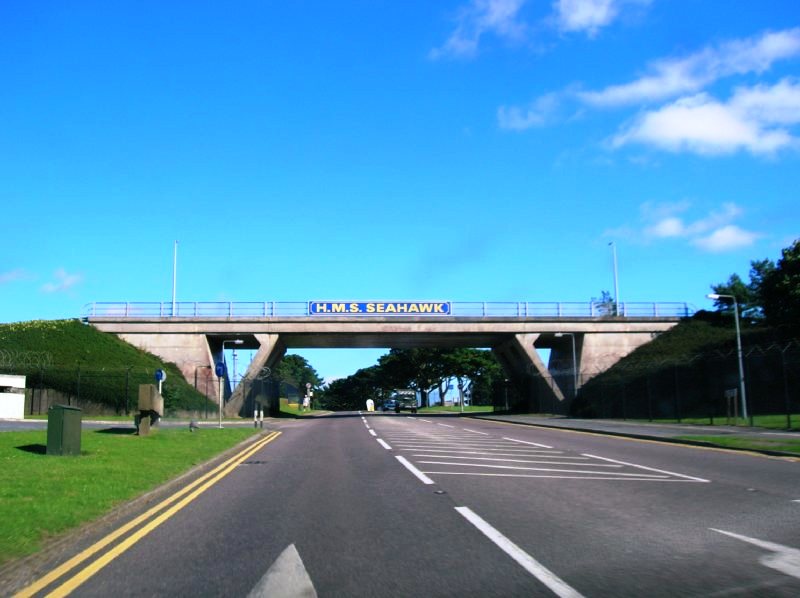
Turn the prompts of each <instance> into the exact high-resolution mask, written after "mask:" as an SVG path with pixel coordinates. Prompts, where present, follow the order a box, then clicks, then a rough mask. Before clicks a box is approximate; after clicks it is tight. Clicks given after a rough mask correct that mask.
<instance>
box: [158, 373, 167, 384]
mask: <svg viewBox="0 0 800 598" xmlns="http://www.w3.org/2000/svg"><path fill="white" fill-rule="evenodd" d="M166 379H167V373H166V372H165V371H164V370H156V382H162V381H164V380H166Z"/></svg>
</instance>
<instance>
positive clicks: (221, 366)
mask: <svg viewBox="0 0 800 598" xmlns="http://www.w3.org/2000/svg"><path fill="white" fill-rule="evenodd" d="M214 371H215V372H216V374H217V378H222V377H223V376H224V375H225V364H224V363H222V362H220V363H218V364H217V367H216V368H214Z"/></svg>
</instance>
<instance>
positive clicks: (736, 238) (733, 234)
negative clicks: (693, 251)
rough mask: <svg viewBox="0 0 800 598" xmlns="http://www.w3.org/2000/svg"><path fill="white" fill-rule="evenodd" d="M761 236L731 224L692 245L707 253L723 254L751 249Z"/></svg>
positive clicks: (695, 240) (696, 240)
mask: <svg viewBox="0 0 800 598" xmlns="http://www.w3.org/2000/svg"><path fill="white" fill-rule="evenodd" d="M759 236H760V235H758V234H757V233H753V232H750V231H746V230H742V229H741V228H739V227H738V226H736V225H735V224H729V225H728V226H723V227H722V228H719V229H717V230H715V231H714V232H712V233H711V234H710V235H708V236H705V237H700V238H698V239H694V240H693V241H692V243H693V244H694V245H696V246H697V247H699V248H700V249H703V250H705V251H709V252H712V253H721V252H723V251H731V250H734V249H741V248H742V247H749V246H750V245H752V244H753V243H754V242H755V240H756V239H758V237H759Z"/></svg>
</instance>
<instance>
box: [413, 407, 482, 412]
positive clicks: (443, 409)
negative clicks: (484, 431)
mask: <svg viewBox="0 0 800 598" xmlns="http://www.w3.org/2000/svg"><path fill="white" fill-rule="evenodd" d="M417 412H418V413H461V407H460V406H452V405H448V406H446V407H442V406H437V407H422V408H420V409H419V410H418V411H417ZM493 412H494V407H492V406H491V405H466V406H465V407H464V413H493Z"/></svg>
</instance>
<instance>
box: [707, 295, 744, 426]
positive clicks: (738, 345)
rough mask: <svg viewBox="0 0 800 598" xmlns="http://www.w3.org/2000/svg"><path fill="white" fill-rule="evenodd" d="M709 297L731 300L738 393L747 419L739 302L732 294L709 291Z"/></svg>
mask: <svg viewBox="0 0 800 598" xmlns="http://www.w3.org/2000/svg"><path fill="white" fill-rule="evenodd" d="M706 297H708V298H709V299H730V300H731V301H733V320H734V322H735V323H736V354H737V356H738V358H739V394H741V395H742V415H743V416H744V421H745V422H747V421H748V415H747V395H746V394H745V388H744V363H743V362H742V333H741V330H740V329H739V304H738V303H737V302H736V297H735V296H733V295H720V294H719V293H711V294H709V295H706Z"/></svg>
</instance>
